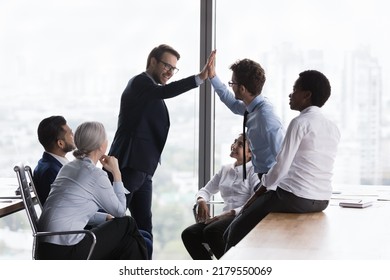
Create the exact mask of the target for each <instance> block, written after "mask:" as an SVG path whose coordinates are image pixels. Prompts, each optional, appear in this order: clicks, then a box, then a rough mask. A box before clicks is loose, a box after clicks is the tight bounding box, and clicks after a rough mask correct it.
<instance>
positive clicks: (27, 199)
mask: <svg viewBox="0 0 390 280" xmlns="http://www.w3.org/2000/svg"><path fill="white" fill-rule="evenodd" d="M28 170H29V169H28V168H25V166H24V165H23V164H22V163H18V164H17V165H16V166H15V167H14V171H15V172H16V177H17V178H18V182H19V187H20V193H21V196H22V199H23V204H24V208H25V209H26V213H27V217H28V220H29V222H30V226H31V230H32V234H33V237H34V240H33V248H32V258H33V259H34V260H36V259H39V256H38V254H37V250H38V246H39V242H38V239H39V237H42V236H53V235H71V234H80V233H84V234H87V235H89V236H90V237H91V247H90V250H89V253H88V256H87V260H89V259H90V257H91V255H92V253H93V250H94V248H95V245H96V236H95V234H94V233H93V232H92V231H89V230H72V231H56V232H40V231H38V215H37V212H36V211H35V203H34V200H33V198H32V197H31V188H30V186H29V184H28V182H27V177H26V172H27V173H28V172H29V171H28ZM30 170H31V169H30Z"/></svg>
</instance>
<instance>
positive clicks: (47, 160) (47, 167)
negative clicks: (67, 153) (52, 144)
mask: <svg viewBox="0 0 390 280" xmlns="http://www.w3.org/2000/svg"><path fill="white" fill-rule="evenodd" d="M61 167H62V164H61V163H60V162H59V161H58V160H57V159H55V158H54V157H53V156H52V155H50V154H49V153H46V152H44V153H43V155H42V158H41V159H40V160H39V161H38V164H37V166H36V167H35V169H34V174H33V180H34V185H35V187H36V189H37V193H38V198H39V201H40V202H41V204H42V205H43V204H44V203H45V201H46V199H47V196H48V195H49V192H50V186H51V184H52V183H53V182H54V179H55V178H56V177H57V174H58V172H59V171H60V169H61Z"/></svg>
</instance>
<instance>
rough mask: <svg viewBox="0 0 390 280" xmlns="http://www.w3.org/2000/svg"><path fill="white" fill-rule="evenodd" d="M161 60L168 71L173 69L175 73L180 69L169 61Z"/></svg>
mask: <svg viewBox="0 0 390 280" xmlns="http://www.w3.org/2000/svg"><path fill="white" fill-rule="evenodd" d="M160 62H161V63H162V64H163V65H164V69H165V70H167V71H172V72H173V74H176V73H177V72H178V71H179V69H177V68H176V67H173V66H172V65H170V64H169V63H166V62H164V61H162V60H160Z"/></svg>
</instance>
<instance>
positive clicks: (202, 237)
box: [181, 216, 234, 260]
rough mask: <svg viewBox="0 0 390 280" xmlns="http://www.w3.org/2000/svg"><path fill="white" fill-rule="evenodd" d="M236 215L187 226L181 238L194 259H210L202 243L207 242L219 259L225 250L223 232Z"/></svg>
mask: <svg viewBox="0 0 390 280" xmlns="http://www.w3.org/2000/svg"><path fill="white" fill-rule="evenodd" d="M233 219H234V216H232V217H227V218H225V219H222V220H218V221H215V222H213V223H211V224H208V225H206V224H204V223H198V224H193V225H191V226H189V227H188V228H186V229H185V230H184V231H183V232H182V234H181V238H182V240H183V244H184V246H185V247H186V249H187V251H188V253H189V254H190V256H191V257H192V259H194V260H210V259H211V256H210V254H209V252H208V251H207V250H206V248H205V247H204V246H203V244H202V243H207V244H208V245H209V246H210V248H211V251H212V252H213V254H214V256H215V257H216V258H217V259H219V258H220V257H222V255H223V254H224V252H225V242H224V240H223V233H224V232H225V230H226V229H227V228H228V226H229V225H230V223H231V222H232V221H233Z"/></svg>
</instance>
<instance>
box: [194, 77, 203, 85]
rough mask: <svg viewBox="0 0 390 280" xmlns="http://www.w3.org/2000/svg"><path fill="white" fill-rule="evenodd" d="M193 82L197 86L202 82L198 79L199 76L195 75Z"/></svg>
mask: <svg viewBox="0 0 390 280" xmlns="http://www.w3.org/2000/svg"><path fill="white" fill-rule="evenodd" d="M195 82H196V85H197V86H200V85H201V84H203V80H202V79H201V78H200V77H199V75H195Z"/></svg>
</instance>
